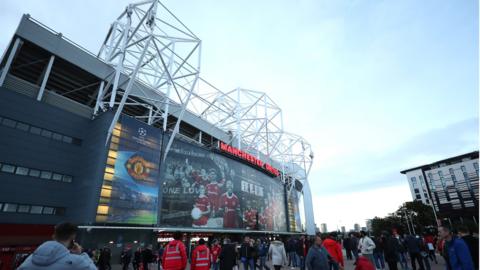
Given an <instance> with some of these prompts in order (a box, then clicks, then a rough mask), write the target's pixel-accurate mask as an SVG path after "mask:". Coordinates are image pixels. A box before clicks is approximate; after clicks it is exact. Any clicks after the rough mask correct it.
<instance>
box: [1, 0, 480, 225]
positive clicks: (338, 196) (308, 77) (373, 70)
mask: <svg viewBox="0 0 480 270" xmlns="http://www.w3.org/2000/svg"><path fill="white" fill-rule="evenodd" d="M127 3H128V1H114V0H110V1H93V0H89V1H60V0H55V1H54V0H49V1H41V2H39V1H34V0H29V1H13V0H7V1H2V3H1V4H0V23H1V25H2V29H3V31H1V33H0V49H1V50H2V51H3V49H4V48H5V47H6V44H7V42H8V41H9V39H10V38H11V35H12V33H13V32H14V30H15V27H16V25H17V24H18V21H19V20H20V16H21V14H23V13H30V14H31V15H32V16H33V17H34V18H36V19H38V20H40V21H41V22H43V23H44V24H46V25H48V26H49V27H51V28H53V29H55V30H56V31H59V32H62V33H63V34H65V35H66V36H67V37H69V38H70V39H72V40H74V41H75V42H77V43H79V44H80V45H82V46H84V47H86V48H87V49H89V50H91V51H93V52H97V51H98V49H99V47H100V45H101V42H102V41H103V39H104V37H105V35H106V32H107V29H108V27H109V24H110V23H111V22H113V20H114V19H115V17H116V16H118V15H119V13H120V12H121V11H122V10H123V8H124V7H125V6H126V4H127ZM164 3H165V4H166V5H167V7H169V9H170V10H171V11H173V12H174V13H175V14H176V15H177V16H178V17H179V18H180V19H181V20H182V21H183V22H184V23H185V24H186V25H187V26H188V27H189V28H190V29H191V30H192V31H193V32H194V33H195V34H196V35H197V36H198V37H200V38H201V39H202V41H203V47H202V73H203V75H202V76H203V77H204V78H206V79H207V80H209V81H210V82H212V83H213V84H214V85H216V86H217V87H219V88H221V89H224V90H229V89H233V88H235V87H238V86H240V87H245V88H249V89H256V90H261V91H265V92H267V93H268V94H269V95H270V96H271V97H272V98H273V99H274V100H275V101H276V102H277V104H278V105H279V106H280V107H282V109H283V115H284V124H285V127H286V129H287V130H289V131H292V132H294V133H297V134H301V135H302V136H304V137H305V138H306V139H307V140H308V141H309V142H311V143H312V145H313V146H314V151H315V157H316V161H315V165H314V168H313V170H312V172H311V175H310V182H311V186H312V190H313V194H314V195H315V207H316V208H315V212H316V217H315V219H316V221H317V223H327V224H328V225H329V229H333V228H335V227H336V226H341V225H343V224H344V225H346V227H347V229H348V228H351V227H353V223H361V224H362V223H364V222H365V219H367V218H371V217H373V216H375V215H378V216H382V215H385V214H387V213H389V212H392V211H394V210H395V209H396V207H397V205H399V204H400V203H401V202H403V201H405V200H409V199H411V197H410V194H409V190H408V185H407V183H406V180H405V178H404V176H403V175H401V174H400V173H399V171H400V170H402V169H406V168H409V167H413V166H417V165H421V164H423V163H429V162H432V161H435V160H438V159H442V158H445V157H448V156H451V155H457V154H461V153H464V152H468V151H472V150H475V149H478V98H479V97H478V86H479V85H478V83H479V79H478V77H479V70H478V59H479V58H478V2H477V1H474V0H461V1H458V0H451V1H445V0H442V1H413V0H412V1H403V0H398V1H368V0H365V1H340V0H330V1H318V0H298V1H278V0H277V1H273V0H269V1H213V0H204V1H193V0H190V1H186V0H178V1H173V0H168V1H164ZM386 195H388V196H386ZM339 216H340V218H339Z"/></svg>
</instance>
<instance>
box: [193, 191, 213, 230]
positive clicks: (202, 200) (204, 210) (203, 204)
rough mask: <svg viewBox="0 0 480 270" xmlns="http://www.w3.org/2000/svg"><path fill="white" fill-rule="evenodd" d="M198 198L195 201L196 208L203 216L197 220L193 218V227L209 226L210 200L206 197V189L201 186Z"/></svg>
mask: <svg viewBox="0 0 480 270" xmlns="http://www.w3.org/2000/svg"><path fill="white" fill-rule="evenodd" d="M198 192H199V194H198V198H197V199H196V200H195V205H194V207H196V208H198V209H199V210H200V211H201V216H200V217H199V218H198V219H196V217H193V218H194V220H193V226H194V227H196V226H205V225H207V222H208V214H210V209H211V206H210V200H209V199H208V197H207V196H205V187H204V186H200V187H199V188H198Z"/></svg>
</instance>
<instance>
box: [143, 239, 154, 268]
mask: <svg viewBox="0 0 480 270" xmlns="http://www.w3.org/2000/svg"><path fill="white" fill-rule="evenodd" d="M153 257H154V256H153V251H152V246H151V245H150V246H148V247H147V248H146V249H144V250H143V251H142V264H143V269H149V268H148V265H149V264H151V263H153Z"/></svg>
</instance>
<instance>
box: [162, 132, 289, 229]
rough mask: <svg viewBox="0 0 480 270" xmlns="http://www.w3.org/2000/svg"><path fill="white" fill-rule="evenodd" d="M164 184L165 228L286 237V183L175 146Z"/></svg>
mask: <svg viewBox="0 0 480 270" xmlns="http://www.w3.org/2000/svg"><path fill="white" fill-rule="evenodd" d="M160 178H161V181H162V184H161V187H162V188H161V193H162V200H161V210H160V215H159V224H161V225H162V226H172V227H179V226H183V227H191V226H201V227H205V228H219V229H221V228H225V229H244V230H269V231H286V224H287V220H286V215H285V209H286V207H285V198H284V186H283V184H282V182H281V181H280V179H279V178H275V177H272V176H270V175H267V174H265V173H264V172H262V171H259V170H257V169H255V168H252V167H250V166H249V165H247V164H245V163H242V162H239V161H236V160H233V159H231V158H228V157H226V156H224V155H221V154H218V153H214V152H211V151H210V150H208V149H205V148H202V147H199V146H196V145H192V144H191V143H187V142H183V141H181V140H175V141H174V143H173V144H172V147H171V151H170V153H169V154H168V156H167V159H166V160H165V163H164V167H163V170H162V173H161V177H160ZM192 204H193V206H192Z"/></svg>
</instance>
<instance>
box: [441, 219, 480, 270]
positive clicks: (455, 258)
mask: <svg viewBox="0 0 480 270" xmlns="http://www.w3.org/2000/svg"><path fill="white" fill-rule="evenodd" d="M438 237H440V238H441V239H443V240H445V247H444V249H445V251H444V252H446V255H447V257H448V266H449V268H448V269H451V270H473V269H474V268H473V267H474V266H473V261H472V256H471V255H470V250H468V246H467V244H466V243H465V241H463V239H461V238H458V237H455V236H453V235H452V232H451V230H450V229H449V228H447V227H445V226H440V227H438Z"/></svg>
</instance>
